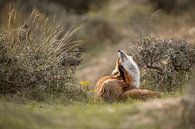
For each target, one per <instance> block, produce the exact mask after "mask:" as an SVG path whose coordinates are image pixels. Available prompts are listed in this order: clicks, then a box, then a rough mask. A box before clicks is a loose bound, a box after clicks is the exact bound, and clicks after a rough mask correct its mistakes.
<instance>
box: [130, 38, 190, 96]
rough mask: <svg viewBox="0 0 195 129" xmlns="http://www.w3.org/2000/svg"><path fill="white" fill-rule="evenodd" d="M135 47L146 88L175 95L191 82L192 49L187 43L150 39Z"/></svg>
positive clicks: (134, 50)
mask: <svg viewBox="0 0 195 129" xmlns="http://www.w3.org/2000/svg"><path fill="white" fill-rule="evenodd" d="M137 45H138V46H136V48H135V47H131V48H132V49H131V52H132V55H135V58H136V60H137V61H138V63H139V66H140V68H141V71H142V75H143V76H142V81H143V83H142V84H143V87H147V88H150V89H159V90H161V91H165V92H172V91H175V90H177V89H178V88H180V89H182V88H183V84H184V83H185V82H186V81H187V80H189V78H190V76H191V73H192V72H191V69H192V68H191V67H192V57H193V52H192V49H191V48H189V47H188V46H187V43H186V41H184V40H174V39H171V40H163V39H160V38H155V37H151V36H146V37H144V38H143V39H142V41H140V42H137Z"/></svg>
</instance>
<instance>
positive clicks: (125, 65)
mask: <svg viewBox="0 0 195 129" xmlns="http://www.w3.org/2000/svg"><path fill="white" fill-rule="evenodd" d="M117 54H118V58H117V61H116V67H115V69H114V70H113V72H112V76H120V77H122V79H123V80H124V81H125V82H127V83H129V84H130V85H132V86H135V87H139V81H140V71H139V68H138V66H137V63H136V62H135V61H134V60H133V57H132V56H129V55H127V54H126V53H125V52H124V51H123V50H118V53H117Z"/></svg>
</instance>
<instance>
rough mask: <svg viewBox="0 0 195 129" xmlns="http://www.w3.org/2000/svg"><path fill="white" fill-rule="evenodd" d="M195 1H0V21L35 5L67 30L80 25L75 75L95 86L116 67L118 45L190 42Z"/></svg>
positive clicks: (193, 39)
mask: <svg viewBox="0 0 195 129" xmlns="http://www.w3.org/2000/svg"><path fill="white" fill-rule="evenodd" d="M194 5H195V2H194V1H193V0H120V1H119V0H71V1H70V0H41V1H40V0H0V16H1V17H0V25H2V24H4V22H6V20H4V19H5V17H6V15H7V14H8V12H9V8H14V9H16V10H19V11H20V12H21V13H22V14H23V15H24V16H25V15H28V14H31V12H32V11H33V9H36V10H38V11H39V12H41V13H43V14H45V15H46V16H54V17H55V19H57V20H56V21H57V22H58V23H59V24H61V25H62V26H63V27H64V29H65V30H69V29H70V28H76V27H81V29H80V30H79V31H78V32H77V34H76V37H77V38H78V39H82V40H84V41H85V44H84V45H83V46H82V51H85V52H84V54H83V55H82V57H83V62H82V64H81V65H80V66H79V68H78V72H77V77H78V79H79V81H81V80H89V81H90V82H91V83H92V85H94V84H95V82H96V81H97V79H98V78H99V77H101V76H103V75H107V74H110V72H111V71H112V69H113V68H114V64H113V62H114V60H115V59H116V50H117V49H125V50H129V48H130V47H131V44H133V43H134V41H135V40H137V39H140V38H141V37H143V36H144V35H155V36H158V37H162V38H168V39H169V38H179V39H185V40H186V41H187V42H188V43H189V44H190V45H191V46H194V44H195V43H194V42H195V36H194V35H195V9H194ZM6 12H7V13H6ZM91 74H93V76H91Z"/></svg>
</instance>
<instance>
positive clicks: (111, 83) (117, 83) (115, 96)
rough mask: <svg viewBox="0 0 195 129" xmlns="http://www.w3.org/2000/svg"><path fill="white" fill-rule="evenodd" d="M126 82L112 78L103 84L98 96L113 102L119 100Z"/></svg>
mask: <svg viewBox="0 0 195 129" xmlns="http://www.w3.org/2000/svg"><path fill="white" fill-rule="evenodd" d="M127 86H128V84H127V83H125V82H124V81H122V80H117V79H112V80H108V81H106V82H105V83H104V84H103V87H102V89H101V92H100V94H99V97H100V98H101V99H102V100H104V101H106V102H113V101H116V100H119V99H120V97H121V95H122V93H123V89H124V87H127Z"/></svg>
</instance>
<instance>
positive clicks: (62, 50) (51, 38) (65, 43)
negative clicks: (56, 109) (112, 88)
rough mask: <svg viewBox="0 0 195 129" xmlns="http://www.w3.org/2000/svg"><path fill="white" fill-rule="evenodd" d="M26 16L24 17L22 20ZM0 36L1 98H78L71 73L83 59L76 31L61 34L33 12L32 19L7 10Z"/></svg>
mask: <svg viewBox="0 0 195 129" xmlns="http://www.w3.org/2000/svg"><path fill="white" fill-rule="evenodd" d="M24 16H26V17H24ZM7 17H8V18H5V19H7V20H6V22H5V24H3V25H2V27H1V28H0V29H1V33H0V49H1V51H2V52H1V54H0V67H1V71H0V83H1V87H0V89H1V91H0V93H1V94H20V95H22V96H27V97H28V98H33V99H37V100H42V99H44V98H45V95H46V94H48V95H49V97H53V96H58V97H62V98H63V97H64V98H65V99H67V100H68V99H69V98H71V99H74V98H81V97H80V95H82V93H81V92H80V90H79V88H78V84H73V83H74V81H75V78H74V72H75V68H76V66H78V65H79V64H80V62H81V61H82V59H81V58H80V56H81V50H80V45H81V44H83V41H81V40H75V38H74V34H75V33H76V32H77V31H78V30H79V28H76V29H70V30H64V28H63V26H61V25H58V24H56V22H55V19H54V18H49V17H46V16H45V15H44V14H41V13H39V12H38V11H36V10H34V11H33V12H32V13H31V15H25V14H21V13H20V12H19V11H17V10H14V9H10V11H9V14H8V16H7Z"/></svg>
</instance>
